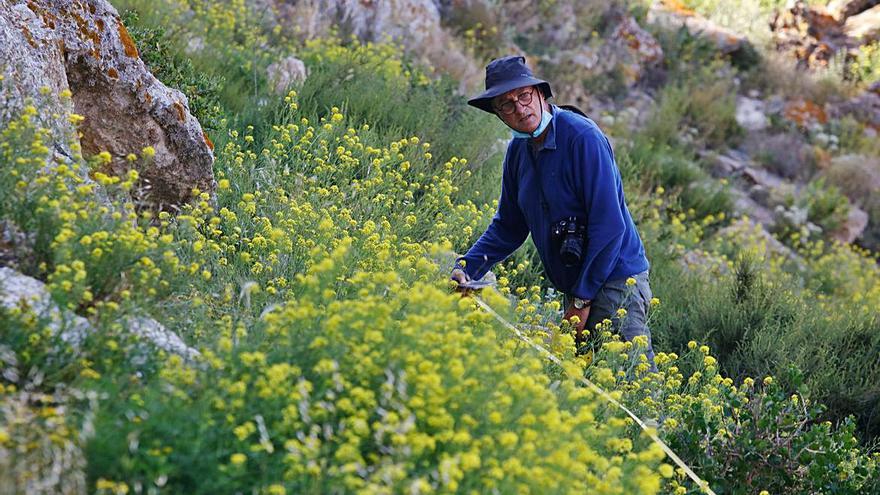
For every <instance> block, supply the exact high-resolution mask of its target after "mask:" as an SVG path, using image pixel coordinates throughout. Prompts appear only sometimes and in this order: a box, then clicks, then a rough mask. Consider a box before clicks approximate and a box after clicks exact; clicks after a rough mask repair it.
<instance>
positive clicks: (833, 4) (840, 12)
mask: <svg viewBox="0 0 880 495" xmlns="http://www.w3.org/2000/svg"><path fill="white" fill-rule="evenodd" d="M875 5H880V0H831V1H830V2H828V5H827V6H826V7H825V8H826V9H827V10H828V13H829V14H831V15H833V16H834V17H835V18H836V19H838V20H843V19H846V18H848V17H850V16H853V15H856V14H859V13H862V12H864V11H866V10H868V9H870V8H871V7H873V6H875Z"/></svg>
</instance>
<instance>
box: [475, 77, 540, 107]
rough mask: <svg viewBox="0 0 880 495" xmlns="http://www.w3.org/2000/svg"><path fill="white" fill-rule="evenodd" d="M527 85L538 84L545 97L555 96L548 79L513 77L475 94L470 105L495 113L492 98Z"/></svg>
mask: <svg viewBox="0 0 880 495" xmlns="http://www.w3.org/2000/svg"><path fill="white" fill-rule="evenodd" d="M526 86H538V88H540V90H541V92H542V93H543V94H544V98H545V99H546V98H551V97H553V92H552V91H551V90H550V83H548V82H547V81H544V80H541V79H537V78H534V77H520V78H517V79H512V80H510V81H505V82H504V84H499V85H497V86H493V87H491V88H489V89H487V90H486V91H484V92H483V93H481V94H479V95H477V96H474V97H473V98H471V99H470V100H468V105H470V106H472V107H476V108H479V109H480V110H482V111H484V112H489V113H492V114H494V113H495V110H494V109H493V108H492V100H493V99H494V98H495V97H496V96H498V95H503V94H504V93H507V92H508V91H510V90H513V89H517V88H524V87H526Z"/></svg>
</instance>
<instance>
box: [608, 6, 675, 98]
mask: <svg viewBox="0 0 880 495" xmlns="http://www.w3.org/2000/svg"><path fill="white" fill-rule="evenodd" d="M605 46H606V47H609V48H613V49H614V51H616V52H618V53H620V58H621V60H620V63H621V65H622V68H623V76H624V82H625V83H626V84H627V86H632V85H633V84H635V83H636V82H638V81H639V80H640V79H641V78H642V73H643V71H644V69H645V68H646V67H652V66H656V65H658V64H660V63H661V62H663V48H661V47H660V43H659V42H658V41H657V40H656V39H655V38H654V37H653V36H651V34H650V33H649V32H647V31H645V30H644V29H642V27H641V26H639V24H638V23H637V22H636V20H635V19H634V18H632V17H631V16H623V17H622V18H621V19H620V20H619V22H618V23H617V26H615V27H614V29H612V30H611V35H610V37H609V38H608V43H606V45H605Z"/></svg>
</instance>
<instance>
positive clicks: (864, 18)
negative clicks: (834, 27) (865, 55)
mask: <svg viewBox="0 0 880 495" xmlns="http://www.w3.org/2000/svg"><path fill="white" fill-rule="evenodd" d="M843 32H844V33H846V35H847V36H849V37H851V38H854V39H856V40H858V41H859V42H860V43H868V42H871V41H875V40H877V39H880V5H876V6H874V7H872V8H870V9H868V10H866V11H864V12H862V13H861V14H858V15H854V16H852V17H850V18H849V19H847V20H846V23H845V24H844V25H843Z"/></svg>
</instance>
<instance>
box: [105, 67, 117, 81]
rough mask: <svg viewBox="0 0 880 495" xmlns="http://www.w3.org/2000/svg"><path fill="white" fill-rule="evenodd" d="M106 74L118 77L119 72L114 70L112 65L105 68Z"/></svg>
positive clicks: (114, 77)
mask: <svg viewBox="0 0 880 495" xmlns="http://www.w3.org/2000/svg"><path fill="white" fill-rule="evenodd" d="M107 75H108V76H110V77H112V78H113V79H119V72H117V71H116V69H114V68H113V67H110V68H109V69H107Z"/></svg>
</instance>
